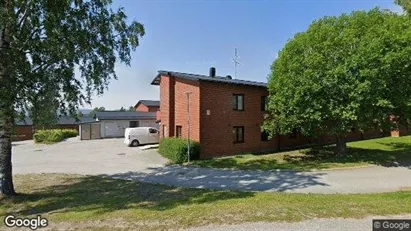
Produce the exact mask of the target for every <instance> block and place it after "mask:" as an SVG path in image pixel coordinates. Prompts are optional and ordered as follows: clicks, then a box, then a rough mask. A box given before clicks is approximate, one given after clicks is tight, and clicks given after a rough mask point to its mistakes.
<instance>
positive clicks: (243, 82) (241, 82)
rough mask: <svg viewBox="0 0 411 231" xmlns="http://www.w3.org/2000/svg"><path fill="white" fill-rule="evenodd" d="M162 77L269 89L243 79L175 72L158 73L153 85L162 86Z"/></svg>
mask: <svg viewBox="0 0 411 231" xmlns="http://www.w3.org/2000/svg"><path fill="white" fill-rule="evenodd" d="M162 75H163V76H174V77H177V78H182V79H188V80H194V81H207V82H219V83H227V84H237V85H247V86H255V87H264V88H266V87H267V83H263V82H255V81H247V80H241V79H231V78H228V77H222V76H215V77H210V76H208V75H198V74H188V73H181V72H174V71H158V74H157V76H156V77H155V78H154V79H153V81H152V82H151V85H160V77H161V76H162Z"/></svg>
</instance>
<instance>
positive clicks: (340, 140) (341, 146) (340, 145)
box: [337, 136, 348, 157]
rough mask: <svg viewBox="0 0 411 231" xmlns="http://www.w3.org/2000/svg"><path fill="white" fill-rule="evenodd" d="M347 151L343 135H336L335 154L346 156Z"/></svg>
mask: <svg viewBox="0 0 411 231" xmlns="http://www.w3.org/2000/svg"><path fill="white" fill-rule="evenodd" d="M347 153H348V149H347V142H346V141H345V138H344V137H343V136H337V155H338V156H340V157H343V156H346V155H347Z"/></svg>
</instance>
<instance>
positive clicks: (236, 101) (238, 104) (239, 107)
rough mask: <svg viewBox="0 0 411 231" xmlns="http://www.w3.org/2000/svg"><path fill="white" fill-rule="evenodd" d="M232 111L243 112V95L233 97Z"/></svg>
mask: <svg viewBox="0 0 411 231" xmlns="http://www.w3.org/2000/svg"><path fill="white" fill-rule="evenodd" d="M233 110H236V111H243V110H244V95H240V94H234V95H233Z"/></svg>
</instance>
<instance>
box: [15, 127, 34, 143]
mask: <svg viewBox="0 0 411 231" xmlns="http://www.w3.org/2000/svg"><path fill="white" fill-rule="evenodd" d="M33 131H34V130H33V126H31V125H19V126H15V127H14V128H13V135H12V141H22V140H32V139H33Z"/></svg>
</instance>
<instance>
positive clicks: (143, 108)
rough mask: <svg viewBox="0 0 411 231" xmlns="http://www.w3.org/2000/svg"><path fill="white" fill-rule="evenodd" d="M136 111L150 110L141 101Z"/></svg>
mask: <svg viewBox="0 0 411 231" xmlns="http://www.w3.org/2000/svg"><path fill="white" fill-rule="evenodd" d="M136 111H146V112H147V111H148V107H147V106H146V105H144V104H142V103H140V104H139V105H138V106H137V107H136Z"/></svg>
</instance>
